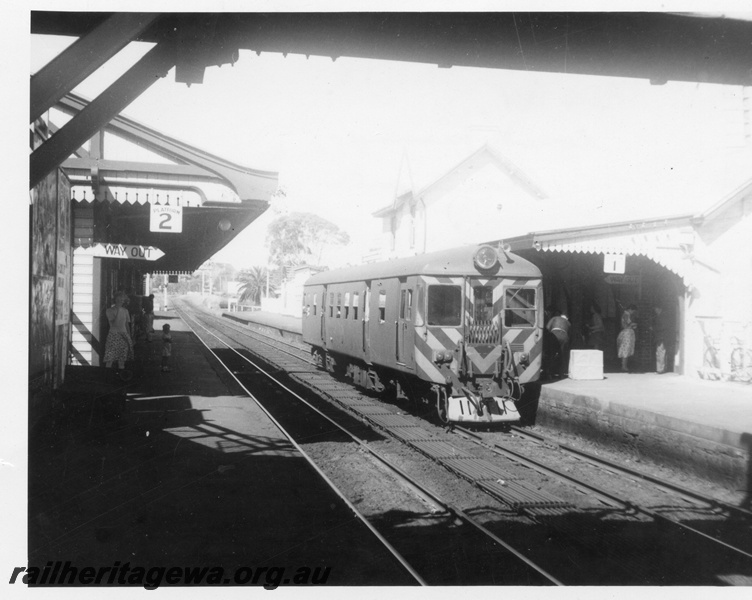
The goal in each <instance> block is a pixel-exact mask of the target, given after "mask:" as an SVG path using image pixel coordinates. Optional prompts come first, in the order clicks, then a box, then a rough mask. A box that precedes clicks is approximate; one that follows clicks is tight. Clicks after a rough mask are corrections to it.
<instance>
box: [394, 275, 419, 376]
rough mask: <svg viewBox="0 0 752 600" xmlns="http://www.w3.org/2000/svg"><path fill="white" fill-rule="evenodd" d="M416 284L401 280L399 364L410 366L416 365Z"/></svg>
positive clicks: (398, 324)
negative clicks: (414, 322)
mask: <svg viewBox="0 0 752 600" xmlns="http://www.w3.org/2000/svg"><path fill="white" fill-rule="evenodd" d="M413 290H414V285H413V284H412V283H408V282H406V281H400V306H399V314H398V318H397V351H396V352H397V364H400V365H403V366H405V367H408V368H411V369H412V368H413V367H414V366H415V353H414V348H415V340H414V329H413Z"/></svg>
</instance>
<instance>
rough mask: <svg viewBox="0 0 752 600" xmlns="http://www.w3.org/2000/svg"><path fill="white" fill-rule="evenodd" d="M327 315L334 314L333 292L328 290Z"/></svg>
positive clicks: (331, 315)
mask: <svg viewBox="0 0 752 600" xmlns="http://www.w3.org/2000/svg"><path fill="white" fill-rule="evenodd" d="M329 316H330V317H333V316H334V292H329Z"/></svg>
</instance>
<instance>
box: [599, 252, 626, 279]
mask: <svg viewBox="0 0 752 600" xmlns="http://www.w3.org/2000/svg"><path fill="white" fill-rule="evenodd" d="M626 270H627V257H626V255H625V254H604V255H603V272H604V273H618V274H622V275H623V274H624V273H625V272H626Z"/></svg>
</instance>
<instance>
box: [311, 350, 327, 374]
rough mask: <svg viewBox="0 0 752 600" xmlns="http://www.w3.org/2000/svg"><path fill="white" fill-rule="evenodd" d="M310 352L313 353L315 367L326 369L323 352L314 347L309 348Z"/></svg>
mask: <svg viewBox="0 0 752 600" xmlns="http://www.w3.org/2000/svg"><path fill="white" fill-rule="evenodd" d="M311 354H312V355H313V364H314V366H315V367H316V368H317V369H321V370H325V369H326V359H325V358H324V353H323V352H322V351H321V350H319V349H318V348H314V349H312V350H311Z"/></svg>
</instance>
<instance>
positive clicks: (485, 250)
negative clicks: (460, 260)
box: [473, 246, 499, 271]
mask: <svg viewBox="0 0 752 600" xmlns="http://www.w3.org/2000/svg"><path fill="white" fill-rule="evenodd" d="M498 261H499V255H498V254H497V253H496V250H494V249H493V248H492V247H491V246H481V247H480V248H478V250H477V251H476V252H475V256H474V257H473V262H474V263H475V266H476V267H477V268H479V269H481V270H483V271H487V270H488V269H492V268H493V267H494V265H495V264H496V263H497V262H498Z"/></svg>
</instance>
